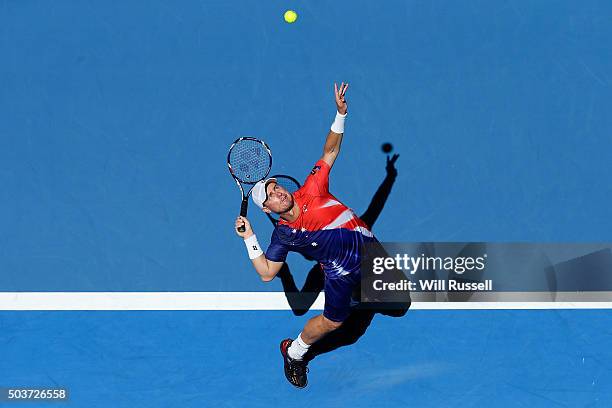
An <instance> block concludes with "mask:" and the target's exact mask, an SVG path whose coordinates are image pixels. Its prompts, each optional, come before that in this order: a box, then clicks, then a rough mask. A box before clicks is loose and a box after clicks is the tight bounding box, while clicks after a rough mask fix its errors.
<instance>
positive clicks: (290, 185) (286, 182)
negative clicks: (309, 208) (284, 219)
mask: <svg viewBox="0 0 612 408" xmlns="http://www.w3.org/2000/svg"><path fill="white" fill-rule="evenodd" d="M271 177H272V178H275V179H276V183H277V184H278V185H279V186H281V187H283V188H284V189H285V190H287V191H288V192H290V193H291V194H293V193H295V192H296V191H298V190H299V188H300V187H302V186H301V185H300V182H299V181H297V180H296V179H294V178H293V177H291V176H287V175H284V174H276V175H274V176H271ZM266 214H267V213H266ZM267 215H268V219H269V220H270V221H271V222H272V224H274V225H275V226H276V224H278V220H279V216H278V214H274V213H272V214H267Z"/></svg>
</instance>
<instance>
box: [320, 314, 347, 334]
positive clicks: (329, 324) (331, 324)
mask: <svg viewBox="0 0 612 408" xmlns="http://www.w3.org/2000/svg"><path fill="white" fill-rule="evenodd" d="M323 326H324V327H325V330H326V331H328V332H331V331H334V330H336V329H338V328H339V327H340V326H342V322H336V321H333V320H329V319H328V318H327V317H325V316H323Z"/></svg>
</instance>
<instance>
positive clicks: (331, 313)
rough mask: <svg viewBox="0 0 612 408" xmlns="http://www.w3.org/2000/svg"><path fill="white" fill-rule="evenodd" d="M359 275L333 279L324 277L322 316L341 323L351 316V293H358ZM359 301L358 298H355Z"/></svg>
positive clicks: (352, 302)
mask: <svg viewBox="0 0 612 408" xmlns="http://www.w3.org/2000/svg"><path fill="white" fill-rule="evenodd" d="M360 279H361V278H360V275H359V274H358V273H356V274H349V275H346V276H340V277H338V278H335V279H329V278H328V277H327V276H326V277H325V286H324V287H323V289H324V290H325V307H324V309H323V316H325V317H326V318H328V319H329V320H331V321H334V322H343V321H345V320H346V318H347V317H348V316H349V314H351V307H352V306H355V305H356V304H357V303H358V301H354V300H353V299H354V296H353V293H354V292H355V293H357V294H358V293H359V283H360ZM357 299H359V297H357Z"/></svg>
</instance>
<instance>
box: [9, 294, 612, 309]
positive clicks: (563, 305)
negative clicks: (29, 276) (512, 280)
mask: <svg viewBox="0 0 612 408" xmlns="http://www.w3.org/2000/svg"><path fill="white" fill-rule="evenodd" d="M323 304H324V296H323V293H321V294H320V295H319V297H318V298H317V300H316V302H315V303H314V305H313V306H312V308H311V309H312V310H322V309H323ZM411 309H415V310H478V309H480V310H482V309H513V310H517V309H612V302H414V303H413V304H412V306H411ZM0 310H289V304H288V303H287V300H286V298H285V294H284V293H283V292H0Z"/></svg>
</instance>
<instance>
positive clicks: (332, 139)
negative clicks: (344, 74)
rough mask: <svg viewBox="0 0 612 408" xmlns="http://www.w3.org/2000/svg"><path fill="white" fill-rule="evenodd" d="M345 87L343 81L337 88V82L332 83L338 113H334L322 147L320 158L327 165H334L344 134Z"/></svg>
mask: <svg viewBox="0 0 612 408" xmlns="http://www.w3.org/2000/svg"><path fill="white" fill-rule="evenodd" d="M347 89H348V84H345V83H344V82H342V84H340V88H338V84H336V83H334V96H335V99H336V108H337V109H338V113H337V114H336V118H335V120H334V123H332V126H331V129H330V131H329V133H328V134H327V139H326V140H325V146H324V147H323V156H321V159H322V160H324V161H325V162H326V163H327V164H329V167H332V166H333V165H334V162H335V161H336V157H338V153H340V145H341V144H342V135H343V134H344V119H345V118H346V112H347V109H348V105H347V103H346V99H345V98H344V95H345V93H346V90H347Z"/></svg>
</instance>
